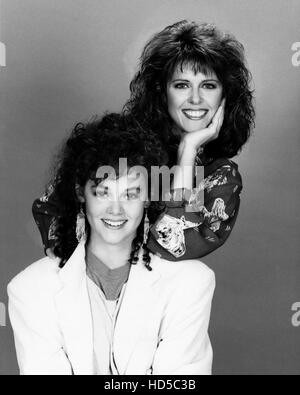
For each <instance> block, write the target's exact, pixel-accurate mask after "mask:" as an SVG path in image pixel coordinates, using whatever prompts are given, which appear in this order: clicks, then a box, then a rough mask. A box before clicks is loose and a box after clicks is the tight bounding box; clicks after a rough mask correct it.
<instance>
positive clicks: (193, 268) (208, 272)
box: [152, 255, 215, 286]
mask: <svg viewBox="0 0 300 395" xmlns="http://www.w3.org/2000/svg"><path fill="white" fill-rule="evenodd" d="M152 267H153V269H154V270H158V271H159V272H160V274H161V276H162V277H163V278H165V279H166V280H167V281H170V280H171V279H174V281H176V282H177V281H180V282H181V283H189V284H191V286H192V285H193V284H195V285H197V286H199V284H203V285H208V284H210V283H212V284H214V283H215V273H214V272H213V270H212V269H210V268H209V267H208V266H207V265H206V264H205V263H203V262H201V261H200V260H198V259H190V260H183V261H178V262H174V261H168V260H166V259H162V258H160V257H158V256H157V255H155V256H153V259H152Z"/></svg>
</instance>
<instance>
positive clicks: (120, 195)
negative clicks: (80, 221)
mask: <svg viewBox="0 0 300 395" xmlns="http://www.w3.org/2000/svg"><path fill="white" fill-rule="evenodd" d="M146 200H147V184H146V179H145V177H144V175H142V174H141V175H140V177H138V176H137V173H135V172H130V173H129V175H125V176H122V177H120V178H118V179H112V178H108V179H106V180H104V181H103V182H101V183H100V184H99V185H98V186H97V185H96V184H95V182H93V181H88V183H87V184H86V187H85V189H84V201H85V204H86V216H87V220H88V222H89V225H90V227H91V241H92V242H95V243H97V244H99V243H100V244H101V243H102V244H103V243H105V244H109V245H117V246H122V245H124V246H126V247H127V246H128V245H130V244H131V243H132V241H133V240H134V238H135V237H136V233H137V229H138V227H139V225H140V223H141V221H142V219H143V215H144V209H145V202H146Z"/></svg>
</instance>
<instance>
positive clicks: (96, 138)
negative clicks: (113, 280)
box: [52, 114, 167, 270]
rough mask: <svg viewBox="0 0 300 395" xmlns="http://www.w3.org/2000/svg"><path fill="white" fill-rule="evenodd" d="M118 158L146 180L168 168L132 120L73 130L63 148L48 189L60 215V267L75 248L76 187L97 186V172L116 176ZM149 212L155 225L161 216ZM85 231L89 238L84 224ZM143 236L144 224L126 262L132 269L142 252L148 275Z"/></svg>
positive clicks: (108, 118) (155, 143) (113, 118)
mask: <svg viewBox="0 0 300 395" xmlns="http://www.w3.org/2000/svg"><path fill="white" fill-rule="evenodd" d="M120 158H127V162H128V168H131V167H133V166H144V167H145V168H146V169H147V171H148V174H150V171H151V166H161V165H163V164H166V163H167V154H166V153H165V151H164V150H163V147H162V145H161V143H160V142H159V140H158V139H157V136H155V135H154V134H153V133H150V132H149V131H145V130H144V129H143V128H142V127H141V125H140V124H139V123H137V122H136V121H135V120H133V119H132V118H131V117H128V116H126V117H125V116H121V115H119V114H107V115H105V116H104V117H103V118H102V119H94V120H93V121H92V122H90V123H87V124H83V123H79V124H77V125H76V126H75V128H74V129H73V131H72V133H71V136H70V137H69V138H68V139H67V140H66V141H65V142H64V144H63V146H62V148H61V152H60V154H59V155H58V158H57V160H56V161H57V163H56V166H55V169H56V170H55V173H54V176H53V179H54V181H53V183H52V185H53V188H54V191H53V194H54V195H55V197H56V199H57V205H58V207H59V212H60V213H61V215H59V217H58V219H57V221H58V222H57V226H56V230H55V233H54V238H55V240H56V241H55V247H54V253H55V255H56V256H57V257H59V258H61V263H60V267H63V266H64V265H65V264H66V262H67V260H68V259H69V258H70V256H71V255H72V253H73V252H74V250H75V248H76V247H77V245H78V241H77V239H76V219H77V214H78V213H79V212H80V210H81V208H82V203H80V201H79V197H78V193H77V192H78V187H80V188H84V187H85V185H86V183H87V182H88V181H89V180H94V181H95V182H97V181H99V180H96V173H97V170H98V169H99V167H100V166H111V167H112V168H114V169H115V171H116V174H117V176H119V174H118V170H119V159H120ZM150 178H151V177H149V179H150ZM149 182H150V181H149ZM149 186H150V184H149ZM149 193H151V188H149ZM148 212H149V220H150V223H151V222H154V221H155V218H156V217H157V215H158V213H159V212H160V211H159V203H155V202H153V203H152V202H151V203H150V207H149V209H148ZM144 218H145V215H144ZM86 229H87V233H88V235H89V233H90V227H89V224H88V223H87V221H86ZM143 234H144V221H142V222H141V224H140V226H139V228H138V230H137V235H136V238H135V240H134V241H133V245H132V252H131V256H130V259H129V262H130V263H131V264H135V263H136V262H137V261H138V254H139V251H140V248H141V247H143V248H144V263H145V265H146V267H147V268H148V269H149V270H151V267H150V255H149V250H148V249H147V247H146V245H144V244H143Z"/></svg>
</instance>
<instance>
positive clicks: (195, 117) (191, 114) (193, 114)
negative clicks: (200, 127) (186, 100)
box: [182, 110, 208, 121]
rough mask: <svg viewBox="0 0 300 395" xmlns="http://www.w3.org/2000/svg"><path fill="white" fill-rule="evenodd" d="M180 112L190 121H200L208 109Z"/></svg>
mask: <svg viewBox="0 0 300 395" xmlns="http://www.w3.org/2000/svg"><path fill="white" fill-rule="evenodd" d="M182 112H183V114H184V115H185V116H186V117H187V118H188V119H191V120H192V121H201V119H203V118H204V117H205V116H206V114H207V113H208V110H182Z"/></svg>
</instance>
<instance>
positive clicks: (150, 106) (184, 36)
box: [124, 20, 255, 164]
mask: <svg viewBox="0 0 300 395" xmlns="http://www.w3.org/2000/svg"><path fill="white" fill-rule="evenodd" d="M186 65H188V66H191V67H192V68H193V71H194V72H195V73H196V72H203V73H204V74H208V73H209V72H210V71H214V72H215V73H216V75H217V77H218V78H219V80H220V82H221V83H222V85H223V88H224V96H225V97H226V109H225V119H224V123H223V126H222V129H221V131H220V134H219V137H218V139H216V140H215V141H212V142H210V143H208V144H207V145H206V146H205V150H204V156H205V157H207V158H209V159H212V160H213V159H217V158H221V157H227V158H232V157H233V156H235V155H237V154H238V153H239V151H240V150H241V148H242V146H243V145H244V144H245V143H246V142H247V140H248V138H249V137H250V134H251V130H252V128H253V126H254V117H255V110H254V106H253V91H251V90H250V82H251V74H250V72H249V71H248V69H247V67H246V65H245V58H244V47H243V45H242V44H241V43H239V42H238V41H237V40H236V39H235V38H234V37H233V36H232V35H230V34H226V33H222V32H220V31H219V30H218V29H217V28H216V27H215V26H214V25H212V24H197V23H195V22H189V21H186V20H184V21H181V22H178V23H175V24H174V25H172V26H168V27H166V28H165V29H164V30H163V31H161V32H159V33H158V34H156V35H155V36H154V37H153V38H152V39H151V40H150V41H149V42H148V43H147V44H146V46H145V48H144V50H143V52H142V55H141V58H140V65H139V69H138V72H137V73H136V75H135V76H134V78H133V80H132V81H131V83H130V91H131V97H130V99H129V101H128V102H127V103H126V104H125V106H124V112H125V113H131V114H133V115H134V117H135V118H136V119H140V120H141V122H143V123H144V125H145V127H146V128H147V129H152V130H153V131H154V132H156V133H159V134H160V135H161V138H162V141H163V142H164V143H165V144H166V145H167V146H168V148H169V152H170V153H172V150H173V156H172V155H171V157H172V158H173V162H174V161H176V154H177V148H178V143H179V141H178V137H177V138H176V137H175V136H174V135H173V133H172V129H173V125H174V122H173V121H172V119H171V117H170V116H169V114H168V106H167V95H166V88H167V84H168V82H169V81H170V79H171V78H172V76H173V74H174V71H175V70H176V69H177V68H178V67H180V68H181V69H182V68H183V67H184V66H186ZM172 164H174V163H172Z"/></svg>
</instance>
